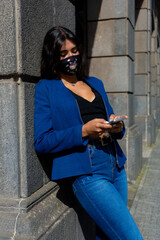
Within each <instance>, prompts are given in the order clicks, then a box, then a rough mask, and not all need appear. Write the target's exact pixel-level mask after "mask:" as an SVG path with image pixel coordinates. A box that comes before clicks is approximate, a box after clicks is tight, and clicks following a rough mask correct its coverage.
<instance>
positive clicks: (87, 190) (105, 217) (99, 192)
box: [72, 143, 143, 240]
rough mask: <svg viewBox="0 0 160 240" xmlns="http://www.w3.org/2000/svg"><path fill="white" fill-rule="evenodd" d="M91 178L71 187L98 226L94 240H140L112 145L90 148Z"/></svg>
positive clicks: (123, 178) (84, 177)
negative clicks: (128, 206)
mask: <svg viewBox="0 0 160 240" xmlns="http://www.w3.org/2000/svg"><path fill="white" fill-rule="evenodd" d="M88 148H89V154H90V159H91V164H92V174H90V175H82V176H79V177H77V178H76V180H75V181H74V182H73V184H72V187H73V191H74V194H75V196H76V197H77V199H78V201H79V202H80V204H81V205H82V206H83V208H84V209H85V210H86V212H87V213H88V214H89V215H90V216H91V218H92V219H93V220H94V221H95V223H96V224H97V226H98V231H97V236H96V239H97V240H107V239H110V240H142V239H143V238H142V236H141V234H140V232H139V229H138V227H137V225H136V223H135V221H134V220H133V218H132V216H131V214H130V212H129V210H128V208H127V178H126V173H125V168H124V167H122V168H118V165H117V162H116V158H115V152H114V146H113V143H112V144H109V145H107V146H103V147H102V146H95V145H90V146H88Z"/></svg>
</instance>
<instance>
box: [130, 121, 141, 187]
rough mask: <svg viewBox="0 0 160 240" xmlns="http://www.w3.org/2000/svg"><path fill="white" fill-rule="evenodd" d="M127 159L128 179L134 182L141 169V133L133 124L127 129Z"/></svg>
mask: <svg viewBox="0 0 160 240" xmlns="http://www.w3.org/2000/svg"><path fill="white" fill-rule="evenodd" d="M127 159H128V160H127V162H126V170H127V177H128V181H129V182H132V183H136V179H137V176H138V174H139V172H140V171H141V169H142V133H141V131H140V129H139V128H138V127H137V125H135V124H134V125H132V126H131V127H130V128H128V129H127Z"/></svg>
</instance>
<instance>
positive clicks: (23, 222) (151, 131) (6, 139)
mask: <svg viewBox="0 0 160 240" xmlns="http://www.w3.org/2000/svg"><path fill="white" fill-rule="evenodd" d="M0 9H1V14H0V20H1V21H0V22H1V38H0V53H1V61H0V109H1V111H0V152H1V154H0V182H1V184H0V209H1V214H0V219H1V221H0V239H12V240H13V239H16V240H19V239H26V240H27V239H48V240H50V239H55V240H61V239H66V240H67V239H69V240H72V239H73V240H75V239H76V240H81V239H87V240H92V239H94V236H95V230H94V223H93V222H92V221H91V219H90V218H89V216H87V214H86V213H85V212H84V211H83V210H82V209H81V208H80V206H78V204H77V203H76V202H74V200H73V198H72V197H71V195H70V191H69V189H67V186H66V189H67V191H66V189H65V191H66V192H67V193H68V196H67V197H66V194H67V193H66V194H64V192H63V191H61V190H60V189H59V187H58V186H57V185H56V183H54V182H50V181H49V178H48V176H47V172H46V171H44V169H45V167H46V166H47V165H48V164H46V163H42V162H41V161H40V159H38V158H37V156H36V153H35V151H34V148H33V113H34V87H35V84H36V83H37V81H38V80H39V76H40V71H39V68H40V67H39V66H40V54H41V47H42V42H43V38H44V36H45V34H46V32H47V31H48V30H49V29H50V28H51V27H52V26H55V25H62V26H65V27H68V28H70V29H71V30H72V31H75V32H76V33H77V35H78V36H79V37H80V38H81V40H82V42H83V46H84V49H85V50H86V53H87V57H88V63H89V67H88V72H89V75H92V76H96V77H98V78H100V79H101V80H102V81H103V83H104V86H105V89H106V92H107V93H108V96H109V100H110V102H111V104H112V106H113V108H114V111H115V113H116V114H120V115H121V114H127V115H128V120H127V122H126V129H127V131H126V135H125V138H124V139H123V141H121V143H120V144H121V145H122V148H123V149H124V151H125V153H126V155H127V158H128V161H127V164H126V170H127V175H128V180H129V181H131V182H133V183H134V182H135V181H136V178H137V175H138V174H139V172H140V170H141V168H142V166H143V161H142V153H143V146H147V147H149V146H150V147H151V145H152V144H153V143H154V142H155V136H156V130H157V129H158V128H159V127H160V3H159V1H158V0H87V1H85V0H82V1H79V0H72V1H71V0H70V1H69V0H41V1H38V0H32V1H31V0H28V1H24V0H21V1H20V0H7V1H6V0H1V2H0Z"/></svg>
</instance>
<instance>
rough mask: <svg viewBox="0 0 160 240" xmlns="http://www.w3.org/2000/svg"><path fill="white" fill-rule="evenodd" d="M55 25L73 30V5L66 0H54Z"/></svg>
mask: <svg viewBox="0 0 160 240" xmlns="http://www.w3.org/2000/svg"><path fill="white" fill-rule="evenodd" d="M54 11H55V16H54V18H55V25H56V26H64V27H66V28H69V29H70V30H71V31H73V32H75V6H74V5H73V4H72V3H71V1H68V0H55V1H54Z"/></svg>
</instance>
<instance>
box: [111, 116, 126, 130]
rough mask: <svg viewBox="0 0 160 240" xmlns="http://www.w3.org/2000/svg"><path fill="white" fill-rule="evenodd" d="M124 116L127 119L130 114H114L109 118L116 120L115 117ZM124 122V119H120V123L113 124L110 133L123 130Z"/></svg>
mask: <svg viewBox="0 0 160 240" xmlns="http://www.w3.org/2000/svg"><path fill="white" fill-rule="evenodd" d="M122 117H125V119H127V118H128V116H126V115H121V116H116V115H114V114H112V115H111V116H110V118H109V120H110V121H111V120H115V119H118V118H122ZM123 124H124V123H123V121H120V122H118V123H115V124H112V128H111V129H109V131H108V132H110V133H119V132H121V131H122V129H123Z"/></svg>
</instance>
